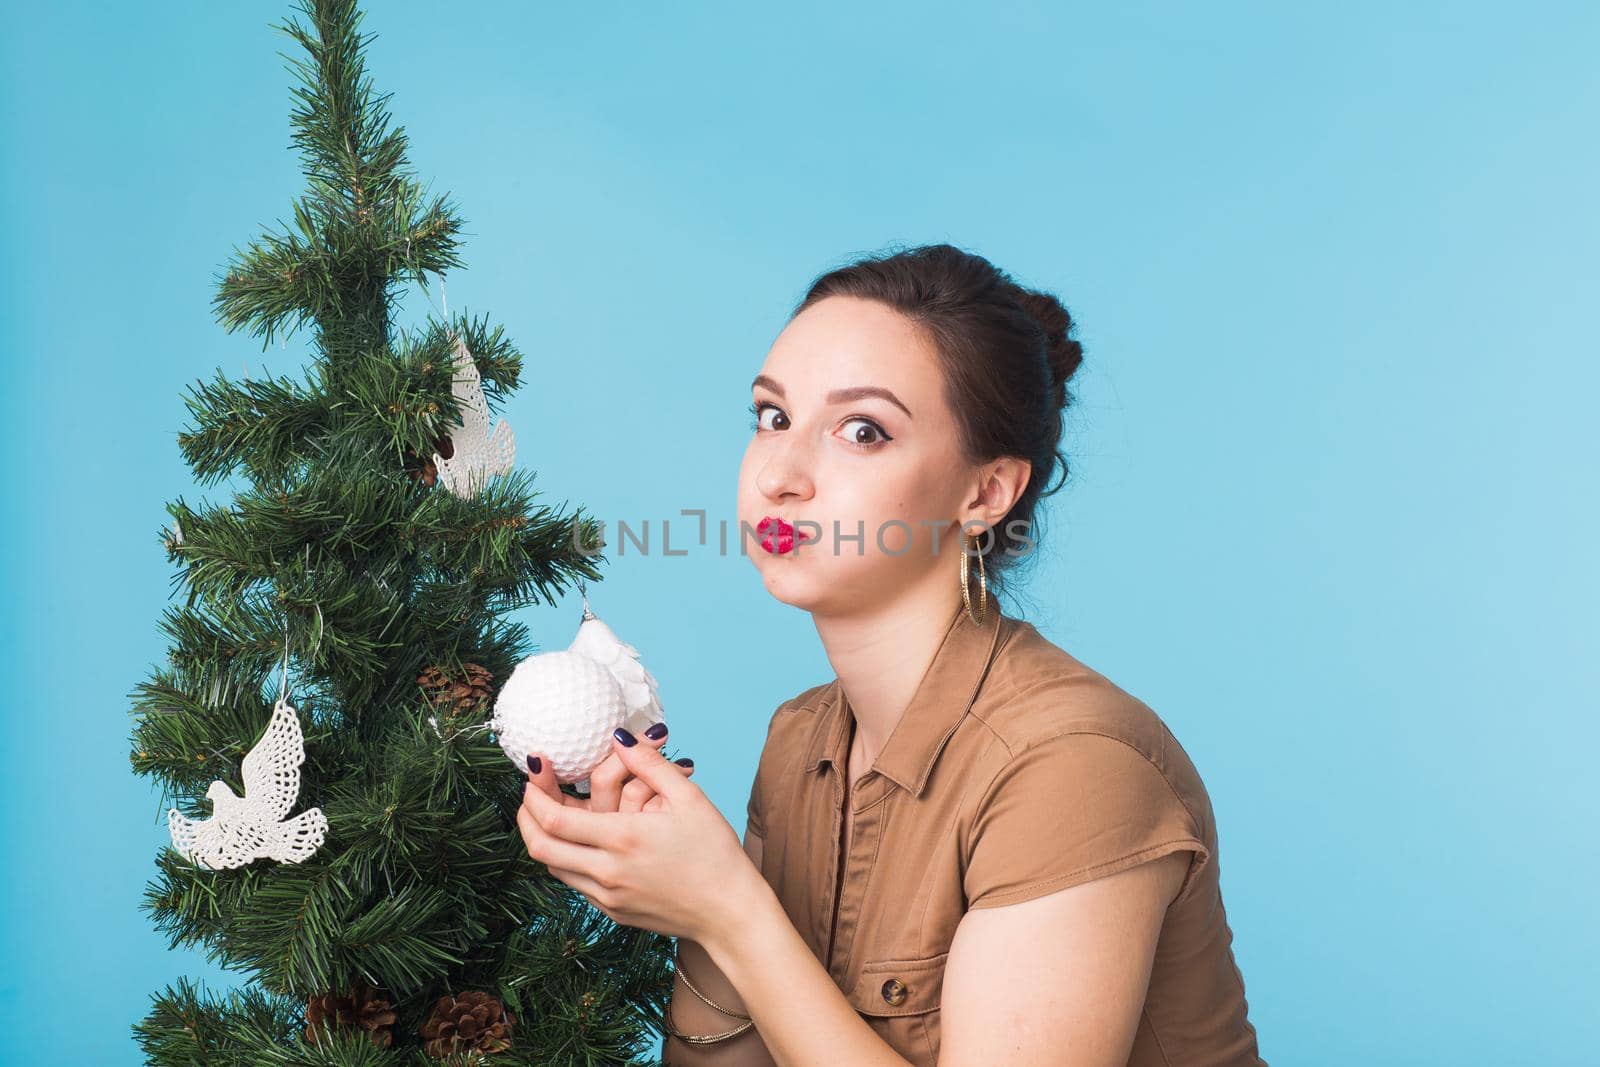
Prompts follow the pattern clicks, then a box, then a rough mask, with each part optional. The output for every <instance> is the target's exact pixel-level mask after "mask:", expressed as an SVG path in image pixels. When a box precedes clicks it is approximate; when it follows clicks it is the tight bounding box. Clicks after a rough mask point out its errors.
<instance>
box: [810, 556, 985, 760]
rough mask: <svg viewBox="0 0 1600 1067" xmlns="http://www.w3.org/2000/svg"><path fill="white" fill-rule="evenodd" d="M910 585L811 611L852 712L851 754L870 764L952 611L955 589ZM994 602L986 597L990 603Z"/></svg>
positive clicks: (957, 602)
mask: <svg viewBox="0 0 1600 1067" xmlns="http://www.w3.org/2000/svg"><path fill="white" fill-rule="evenodd" d="M938 584H939V585H940V586H941V588H939V589H934V588H932V587H931V586H930V587H927V588H912V589H910V590H908V591H907V592H906V594H905V595H903V596H901V597H899V598H898V599H896V600H894V601H891V602H889V603H886V604H882V605H874V606H872V607H870V608H868V609H866V610H863V611H859V612H856V613H854V614H851V615H847V616H845V615H828V616H823V615H818V614H816V613H813V614H812V621H813V622H814V623H815V624H816V627H817V636H818V638H820V639H821V641H822V647H823V649H824V650H825V651H826V652H827V656H828V662H829V664H830V665H831V666H832V667H833V671H834V673H835V674H836V675H838V677H839V684H840V685H841V686H842V687H843V689H844V691H845V694H846V695H847V696H848V698H849V701H850V709H851V711H852V712H854V714H855V720H856V736H855V744H854V745H853V746H852V747H851V753H850V755H851V763H852V765H854V764H855V759H856V757H857V756H859V757H860V759H861V761H862V765H863V766H870V765H871V763H872V761H873V760H875V759H877V756H878V753H879V752H880V751H882V749H883V746H884V743H885V742H886V741H888V739H889V734H890V733H892V732H893V731H894V728H895V724H896V723H898V722H899V721H900V715H901V713H902V712H904V711H905V709H906V707H907V705H909V704H910V703H911V698H912V697H913V696H914V695H915V694H916V690H917V683H918V682H919V681H921V680H922V676H923V674H924V673H925V672H926V671H927V669H928V665H929V664H930V663H932V662H933V654H934V653H935V652H936V651H937V650H938V646H939V641H940V639H941V638H942V637H943V636H944V633H945V631H946V630H947V629H949V626H950V620H951V619H953V618H954V617H955V613H956V612H957V611H960V610H963V606H962V603H961V591H960V590H959V589H952V588H943V587H944V586H947V585H949V586H953V585H954V584H955V583H954V582H948V583H946V582H941V583H938ZM993 608H994V605H993V604H992V603H991V605H990V609H991V610H993Z"/></svg>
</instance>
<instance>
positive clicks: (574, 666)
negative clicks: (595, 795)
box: [488, 597, 665, 793]
mask: <svg viewBox="0 0 1600 1067" xmlns="http://www.w3.org/2000/svg"><path fill="white" fill-rule="evenodd" d="M664 717H665V716H664V714H663V712H662V710H661V698H660V696H659V686H658V684H657V682H656V679H655V676H654V675H652V674H651V673H650V672H649V671H648V670H646V669H645V666H644V664H643V663H641V662H639V652H638V650H637V649H635V648H634V647H633V646H632V645H629V644H626V643H624V642H623V641H622V640H621V639H620V638H618V637H617V635H616V633H614V632H613V631H612V629H611V627H609V626H607V625H606V624H605V623H604V622H602V621H601V620H600V619H599V617H598V616H596V615H595V614H594V612H592V611H590V610H589V601H588V598H587V597H585V598H584V602H583V620H582V621H581V622H580V623H579V624H578V635H577V637H575V638H574V639H573V641H572V644H571V645H570V646H569V647H567V648H565V649H560V650H557V651H554V652H540V653H537V654H535V655H532V656H529V657H528V658H527V659H525V660H523V661H522V662H521V663H519V664H517V666H516V667H515V669H513V670H512V672H511V677H510V678H507V679H506V684H505V685H504V686H502V687H501V689H500V695H499V696H498V697H497V698H496V699H495V705H494V717H493V718H492V719H490V720H489V724H488V725H489V728H490V729H491V730H493V731H494V732H495V735H496V736H497V737H498V738H499V741H500V747H501V748H503V749H505V753H506V755H507V756H509V757H511V762H512V763H515V764H516V765H517V768H518V769H519V770H521V771H523V772H524V773H526V772H527V769H528V764H527V759H528V754H529V753H530V752H534V753H538V754H540V755H541V756H542V757H543V758H544V759H546V760H548V761H549V763H550V765H551V769H552V770H553V771H554V772H555V776H556V780H557V781H558V782H571V783H574V784H576V786H577V788H578V789H579V790H580V791H581V792H585V793H586V792H588V785H589V774H590V772H592V771H593V770H594V769H595V768H596V767H598V766H599V765H600V764H601V763H602V762H603V761H604V760H605V758H606V757H607V756H609V755H610V754H611V735H612V732H613V731H615V730H616V729H617V727H619V726H621V727H625V728H626V729H627V730H628V731H629V732H630V733H632V734H633V735H634V736H635V737H638V736H639V735H640V734H641V733H643V732H644V731H645V730H647V729H648V728H649V727H650V726H652V725H654V724H655V723H657V722H660V721H662V719H663V718H664Z"/></svg>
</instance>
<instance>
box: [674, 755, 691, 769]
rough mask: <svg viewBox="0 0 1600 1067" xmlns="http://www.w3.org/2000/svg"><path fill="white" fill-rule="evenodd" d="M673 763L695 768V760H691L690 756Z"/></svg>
mask: <svg viewBox="0 0 1600 1067" xmlns="http://www.w3.org/2000/svg"><path fill="white" fill-rule="evenodd" d="M672 762H673V763H676V764H677V765H678V766H680V767H693V766H694V760H692V759H690V758H689V757H688V756H684V757H683V758H682V759H675V760H673V761H672Z"/></svg>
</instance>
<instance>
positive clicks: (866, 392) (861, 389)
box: [750, 374, 914, 419]
mask: <svg viewBox="0 0 1600 1067" xmlns="http://www.w3.org/2000/svg"><path fill="white" fill-rule="evenodd" d="M758 385H764V386H766V387H767V388H768V389H770V390H772V391H773V392H774V393H777V394H778V396H780V397H781V396H783V395H784V393H783V386H781V385H779V384H778V383H777V381H776V380H774V379H773V378H770V377H768V376H767V375H765V374H758V375H756V376H755V379H754V380H753V381H751V383H750V388H751V389H754V388H755V387H756V386H758ZM874 396H875V397H877V398H879V399H880V400H887V401H888V402H889V403H891V404H893V405H894V406H895V407H897V408H899V409H900V410H901V411H903V412H905V413H906V418H908V419H909V418H913V417H914V416H913V415H912V414H911V409H910V408H908V407H906V406H905V405H904V404H902V403H901V402H900V398H899V397H897V396H895V395H894V394H893V393H891V392H890V391H889V390H887V389H885V388H883V387H882V386H878V385H852V386H850V387H849V388H846V389H835V390H833V391H832V392H831V393H829V394H828V395H827V397H826V399H827V402H828V403H830V404H843V403H844V402H845V401H847V400H864V399H866V398H867V397H874Z"/></svg>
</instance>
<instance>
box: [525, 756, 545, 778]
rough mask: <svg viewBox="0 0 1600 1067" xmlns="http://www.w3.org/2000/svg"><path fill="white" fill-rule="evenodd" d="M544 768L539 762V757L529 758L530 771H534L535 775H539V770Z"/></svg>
mask: <svg viewBox="0 0 1600 1067" xmlns="http://www.w3.org/2000/svg"><path fill="white" fill-rule="evenodd" d="M542 766H543V764H542V763H540V762H539V757H538V756H529V757H528V770H530V771H532V772H533V773H534V774H538V773H539V768H540V767H542Z"/></svg>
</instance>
